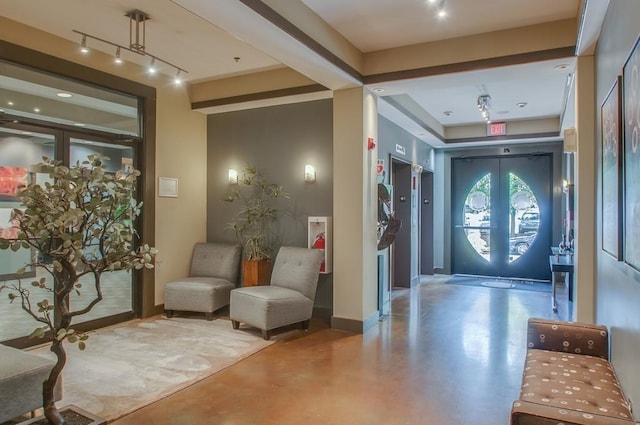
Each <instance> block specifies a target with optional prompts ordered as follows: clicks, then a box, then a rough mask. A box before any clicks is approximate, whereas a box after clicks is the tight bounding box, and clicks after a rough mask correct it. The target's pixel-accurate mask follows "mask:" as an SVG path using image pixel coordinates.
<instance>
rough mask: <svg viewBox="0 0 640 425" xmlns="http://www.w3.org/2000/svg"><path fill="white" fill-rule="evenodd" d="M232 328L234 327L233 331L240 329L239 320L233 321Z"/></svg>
mask: <svg viewBox="0 0 640 425" xmlns="http://www.w3.org/2000/svg"><path fill="white" fill-rule="evenodd" d="M231 326H233V329H240V322H238V321H237V320H232V321H231Z"/></svg>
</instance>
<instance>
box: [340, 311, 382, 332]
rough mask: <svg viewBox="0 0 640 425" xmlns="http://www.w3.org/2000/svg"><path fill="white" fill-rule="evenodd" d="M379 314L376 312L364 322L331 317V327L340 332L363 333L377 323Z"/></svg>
mask: <svg viewBox="0 0 640 425" xmlns="http://www.w3.org/2000/svg"><path fill="white" fill-rule="evenodd" d="M378 317H379V313H378V312H377V311H376V312H375V313H374V314H372V315H371V316H369V317H367V318H366V319H364V320H357V319H348V318H346V317H337V316H333V317H331V327H332V328H333V329H339V330H341V331H348V332H353V333H359V334H361V333H365V332H366V331H368V330H369V329H371V328H372V327H373V326H374V325H376V324H377V323H378Z"/></svg>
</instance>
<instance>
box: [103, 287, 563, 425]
mask: <svg viewBox="0 0 640 425" xmlns="http://www.w3.org/2000/svg"><path fill="white" fill-rule="evenodd" d="M445 279H446V277H443V276H436V277H434V278H426V279H424V280H423V283H421V284H420V285H418V286H417V287H416V288H414V289H402V290H395V291H394V292H393V297H392V298H393V300H392V308H391V315H390V316H389V317H387V318H386V319H385V320H382V321H380V322H379V323H378V324H377V326H375V327H373V328H372V329H371V330H369V331H368V332H366V333H365V334H363V335H362V334H351V333H347V332H342V331H337V330H333V329H330V328H328V326H327V325H326V324H325V323H323V322H322V321H318V320H315V321H312V326H311V329H310V330H309V331H308V332H307V333H303V332H302V331H300V332H295V333H294V334H293V336H292V337H290V338H287V339H286V340H284V341H281V342H278V343H276V344H274V345H272V346H271V347H269V348H267V349H265V350H262V351H260V352H259V353H257V354H255V355H253V356H251V357H249V358H247V359H245V360H242V361H241V362H239V363H237V364H235V365H233V366H231V367H229V368H227V369H225V370H223V371H221V372H219V373H217V374H215V375H213V376H211V377H209V378H207V379H205V380H203V381H201V382H199V383H197V384H195V385H193V386H191V387H189V388H187V389H185V390H183V391H180V392H178V393H176V394H174V395H172V396H169V397H167V398H165V399H162V400H159V401H158V402H156V403H153V404H151V405H149V406H146V407H144V408H142V409H140V410H138V411H137V412H134V413H132V414H130V415H128V416H126V417H124V418H121V419H119V420H117V421H115V422H113V423H112V424H113V425H139V424H153V425H165V424H166V425H169V424H171V425H176V424H180V425H192V424H193V425H196V424H197V425H203V424H220V425H240V424H278V425H289V424H291V425H293V424H296V425H299V424H322V425H329V424H336V425H337V424H340V425H349V424H353V425H356V424H357V425H360V424H368V425H375V424H394V425H395V424H434V425H454V424H465V423H472V424H474V425H496V424H508V423H509V411H510V409H511V403H512V402H513V400H515V399H516V398H517V397H518V393H519V387H520V379H521V373H522V366H523V364H524V356H525V339H526V322H527V318H528V317H532V316H536V317H545V318H558V319H562V320H566V319H567V304H566V296H564V294H563V293H561V294H560V311H559V313H558V314H554V313H553V312H552V310H551V301H550V294H548V293H541V292H532V291H522V290H513V289H495V288H486V287H468V286H458V285H448V284H443V283H442V282H443V281H444V280H445ZM562 292H564V291H562ZM196 320H197V319H196Z"/></svg>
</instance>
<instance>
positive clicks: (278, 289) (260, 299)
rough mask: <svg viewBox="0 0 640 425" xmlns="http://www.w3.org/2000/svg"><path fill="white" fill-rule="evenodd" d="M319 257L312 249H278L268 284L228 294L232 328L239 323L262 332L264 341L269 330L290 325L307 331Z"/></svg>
mask: <svg viewBox="0 0 640 425" xmlns="http://www.w3.org/2000/svg"><path fill="white" fill-rule="evenodd" d="M322 256H323V254H322V252H321V251H319V250H315V249H307V248H295V247H284V246H283V247H282V248H280V251H279V252H278V255H277V257H276V261H275V264H274V266H273V272H272V274H271V284H270V285H266V286H252V287H247V288H237V289H234V290H232V291H231V305H230V307H229V317H230V318H231V323H232V325H233V328H234V329H238V328H239V327H240V323H241V322H242V323H245V324H247V325H250V326H254V327H256V328H259V329H261V330H262V337H263V338H264V339H269V338H270V337H271V331H272V330H273V329H275V328H279V327H281V326H285V325H289V324H293V323H300V324H301V326H302V329H307V328H308V327H309V320H310V319H311V314H312V313H313V301H314V299H315V296H316V287H317V285H318V276H319V274H320V262H321V261H322Z"/></svg>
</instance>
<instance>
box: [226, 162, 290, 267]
mask: <svg viewBox="0 0 640 425" xmlns="http://www.w3.org/2000/svg"><path fill="white" fill-rule="evenodd" d="M278 198H289V194H288V193H286V192H285V191H284V189H283V188H282V186H278V185H276V184H273V183H269V182H268V181H267V179H266V178H265V176H264V175H263V174H262V173H261V172H260V171H258V170H257V169H256V168H255V167H252V166H249V167H247V168H245V169H244V170H243V173H242V178H240V179H239V181H238V184H237V185H234V186H233V187H232V188H231V190H230V191H229V193H228V194H227V196H226V198H225V201H227V202H236V201H237V202H240V203H241V204H242V205H241V207H240V210H239V211H238V212H237V213H236V215H235V217H234V219H233V221H231V222H230V223H228V224H227V228H228V229H231V230H233V231H234V232H235V234H236V238H237V239H238V241H239V242H240V244H241V245H242V247H243V252H244V256H245V258H246V259H248V260H268V259H269V258H270V257H271V252H270V251H271V246H270V245H271V244H270V235H269V231H270V225H271V224H272V223H273V221H274V220H275V218H276V213H277V209H276V206H275V203H276V199H278Z"/></svg>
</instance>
